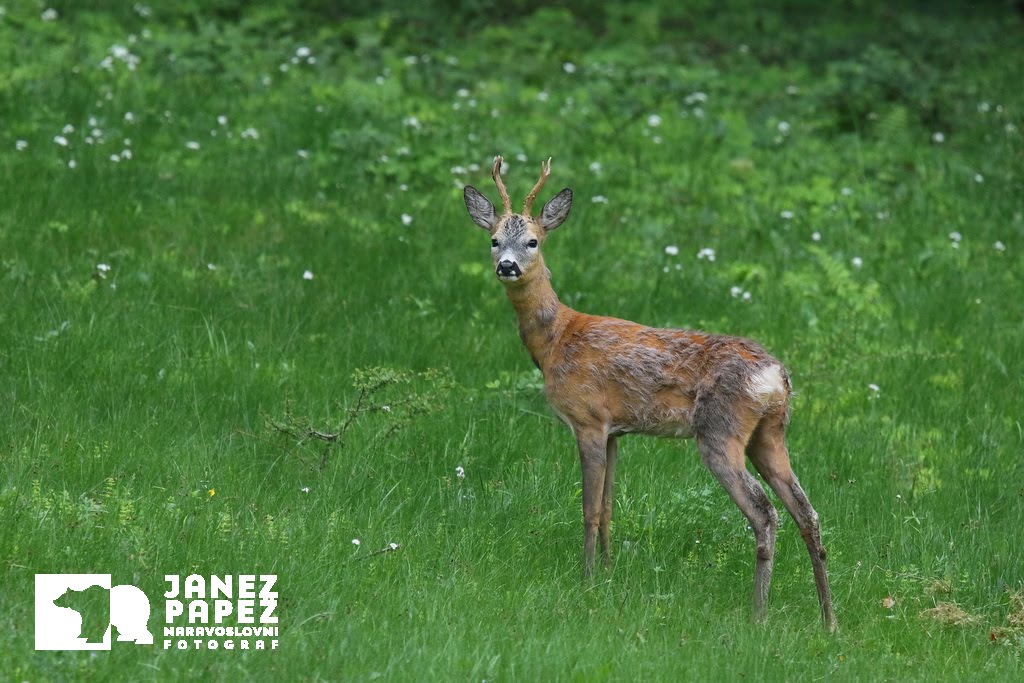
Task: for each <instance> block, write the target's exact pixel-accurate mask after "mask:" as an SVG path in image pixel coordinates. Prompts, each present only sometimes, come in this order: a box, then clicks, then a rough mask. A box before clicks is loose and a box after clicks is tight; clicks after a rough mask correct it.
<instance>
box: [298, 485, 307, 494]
mask: <svg viewBox="0 0 1024 683" xmlns="http://www.w3.org/2000/svg"><path fill="white" fill-rule="evenodd" d="M299 490H300V491H302V492H303V493H309V487H308V486H303V487H302V488H301V489H299Z"/></svg>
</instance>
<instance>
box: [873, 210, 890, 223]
mask: <svg viewBox="0 0 1024 683" xmlns="http://www.w3.org/2000/svg"><path fill="white" fill-rule="evenodd" d="M875 218H877V219H878V220H880V221H884V220H888V219H889V212H888V211H879V212H878V213H876V214H875Z"/></svg>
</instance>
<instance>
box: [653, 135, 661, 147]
mask: <svg viewBox="0 0 1024 683" xmlns="http://www.w3.org/2000/svg"><path fill="white" fill-rule="evenodd" d="M651 142H653V143H654V144H656V145H660V144H661V136H660V135H655V136H653V137H652V138H651Z"/></svg>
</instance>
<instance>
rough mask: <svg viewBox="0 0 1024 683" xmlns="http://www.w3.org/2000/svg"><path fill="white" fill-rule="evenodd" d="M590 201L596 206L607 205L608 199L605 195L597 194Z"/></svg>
mask: <svg viewBox="0 0 1024 683" xmlns="http://www.w3.org/2000/svg"><path fill="white" fill-rule="evenodd" d="M590 201H591V202H593V203H594V204H607V203H608V198H607V197H605V196H604V195H603V194H595V195H594V196H593V197H591V198H590Z"/></svg>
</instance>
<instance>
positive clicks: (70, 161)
mask: <svg viewBox="0 0 1024 683" xmlns="http://www.w3.org/2000/svg"><path fill="white" fill-rule="evenodd" d="M68 168H78V162H77V161H75V160H74V159H68Z"/></svg>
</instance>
